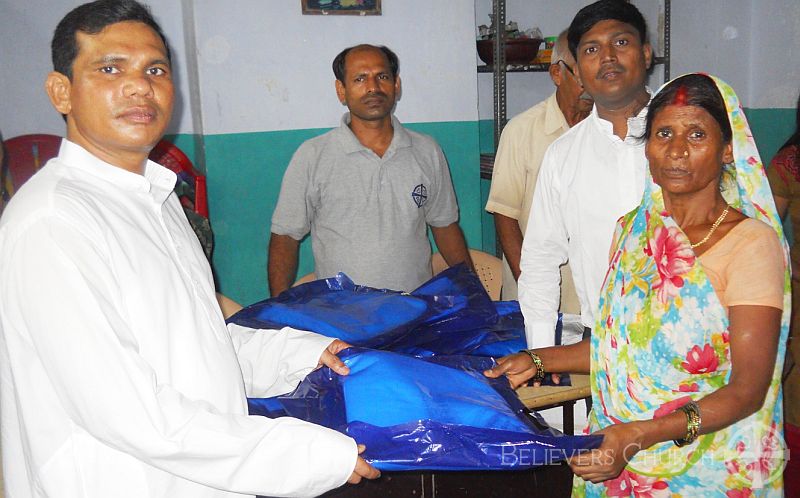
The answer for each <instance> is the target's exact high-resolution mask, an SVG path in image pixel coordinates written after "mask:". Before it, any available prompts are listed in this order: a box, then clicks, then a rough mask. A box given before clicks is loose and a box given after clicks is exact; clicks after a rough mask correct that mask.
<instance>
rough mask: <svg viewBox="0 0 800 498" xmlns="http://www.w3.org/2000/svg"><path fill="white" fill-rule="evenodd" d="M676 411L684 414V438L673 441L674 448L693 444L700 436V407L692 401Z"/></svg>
mask: <svg viewBox="0 0 800 498" xmlns="http://www.w3.org/2000/svg"><path fill="white" fill-rule="evenodd" d="M678 410H680V411H682V412H683V413H684V414H686V436H684V437H683V439H675V440H674V441H673V442H674V443H675V446H686V445H687V444H692V443H693V442H695V441H696V440H697V437H698V436H699V435H700V424H701V423H702V419H701V418H700V407H699V406H697V403H695V402H694V401H689V402H688V403H686V404H685V405H683V406H682V407H680V408H678Z"/></svg>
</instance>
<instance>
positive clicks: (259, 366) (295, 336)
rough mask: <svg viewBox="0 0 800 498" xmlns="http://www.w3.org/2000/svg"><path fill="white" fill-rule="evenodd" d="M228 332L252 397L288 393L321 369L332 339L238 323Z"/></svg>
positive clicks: (287, 329) (288, 329) (302, 331)
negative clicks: (314, 371)
mask: <svg viewBox="0 0 800 498" xmlns="http://www.w3.org/2000/svg"><path fill="white" fill-rule="evenodd" d="M228 331H229V332H230V334H231V339H232V340H233V346H234V348H235V349H236V356H237V357H238V358H239V364H240V365H241V367H242V374H243V376H244V383H245V389H246V390H247V395H248V396H249V397H251V398H269V397H272V396H277V395H279V394H286V393H288V392H290V391H292V390H294V388H295V387H297V384H299V383H300V381H302V380H303V379H304V378H305V376H306V375H308V374H309V372H311V371H312V370H313V369H314V368H316V367H317V364H318V363H319V359H320V357H321V356H322V353H323V351H324V350H325V348H327V347H328V344H330V343H331V342H333V339H331V338H330V337H325V336H321V335H319V334H315V333H313V332H306V331H304V330H296V329H293V328H291V327H284V328H282V329H280V330H270V329H251V328H248V327H242V326H240V325H236V324H234V323H230V324H228Z"/></svg>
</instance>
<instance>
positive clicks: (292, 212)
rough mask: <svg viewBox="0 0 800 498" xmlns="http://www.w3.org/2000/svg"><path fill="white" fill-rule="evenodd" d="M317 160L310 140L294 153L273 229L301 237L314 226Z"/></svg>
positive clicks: (282, 186) (276, 231)
mask: <svg viewBox="0 0 800 498" xmlns="http://www.w3.org/2000/svg"><path fill="white" fill-rule="evenodd" d="M314 161H315V154H314V151H313V148H312V147H309V146H308V143H304V144H302V145H301V146H300V147H299V148H298V149H297V151H296V152H295V153H294V155H293V156H292V160H291V161H290V162H289V167H288V168H286V173H285V174H284V175H283V181H282V182H281V192H280V194H279V195H278V204H277V205H276V206H275V211H274V212H273V213H272V228H271V231H272V233H275V234H278V235H288V236H290V237H291V238H293V239H295V240H300V239H302V238H303V237H305V235H306V234H307V233H308V232H309V231H310V230H311V221H312V219H313V217H314V208H313V203H312V199H311V198H312V195H313V191H314V188H313V185H312V176H313V165H314Z"/></svg>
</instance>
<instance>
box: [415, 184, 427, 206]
mask: <svg viewBox="0 0 800 498" xmlns="http://www.w3.org/2000/svg"><path fill="white" fill-rule="evenodd" d="M411 198H412V199H414V204H416V205H417V207H418V208H421V207H422V206H424V205H425V203H426V202H428V189H427V188H425V185H423V184H421V183H420V184H419V185H417V186H416V187H414V190H413V191H412V192H411Z"/></svg>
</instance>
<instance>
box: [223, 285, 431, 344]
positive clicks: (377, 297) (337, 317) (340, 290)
mask: <svg viewBox="0 0 800 498" xmlns="http://www.w3.org/2000/svg"><path fill="white" fill-rule="evenodd" d="M430 314H431V310H430V306H429V303H427V302H426V301H425V300H424V299H420V298H418V297H414V296H411V295H408V294H404V293H401V292H396V291H391V290H386V289H373V288H371V287H366V286H362V285H356V284H354V283H353V281H352V280H350V279H349V278H348V277H347V276H346V275H345V274H343V273H340V274H339V275H337V276H336V277H332V278H327V279H322V280H315V281H313V282H309V283H306V284H303V285H299V286H297V287H293V288H291V289H289V290H287V291H285V292H283V293H281V294H280V295H279V296H278V297H275V298H272V299H267V300H265V301H261V302H258V303H256V304H253V305H251V306H248V307H246V308H244V309H242V310H240V311H239V312H238V313H236V314H235V315H234V316H232V317H231V318H230V320H229V321H231V322H233V323H237V324H239V325H242V326H244V327H253V328H281V327H293V328H296V329H301V330H310V331H312V332H316V333H318V334H321V335H324V336H327V337H336V338H339V339H341V340H343V341H346V342H348V343H350V344H353V345H358V346H364V347H371V348H377V347H381V346H384V345H386V343H388V342H391V341H392V340H394V339H395V338H397V337H399V336H402V335H403V334H406V333H408V332H409V330H411V329H412V328H413V327H414V326H415V325H416V324H418V323H420V322H421V321H423V320H424V319H425V318H427V317H428V316H430Z"/></svg>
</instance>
